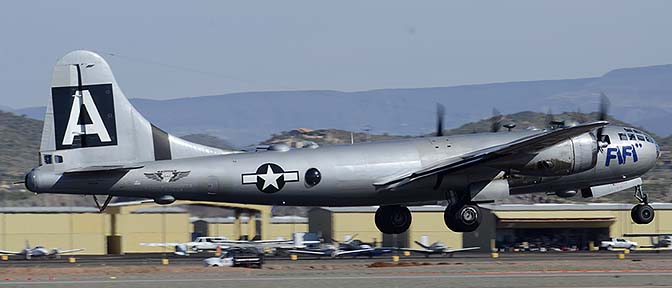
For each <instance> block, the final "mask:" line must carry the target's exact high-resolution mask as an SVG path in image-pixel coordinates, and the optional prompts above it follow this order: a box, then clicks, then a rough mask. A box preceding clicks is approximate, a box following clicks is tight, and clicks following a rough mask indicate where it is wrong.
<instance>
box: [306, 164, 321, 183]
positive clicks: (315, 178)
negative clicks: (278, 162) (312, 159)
mask: <svg viewBox="0 0 672 288" xmlns="http://www.w3.org/2000/svg"><path fill="white" fill-rule="evenodd" d="M304 179H306V185H308V186H310V187H313V186H315V185H317V184H319V183H320V180H322V173H320V170H317V169H315V168H310V169H308V171H306V178H304Z"/></svg>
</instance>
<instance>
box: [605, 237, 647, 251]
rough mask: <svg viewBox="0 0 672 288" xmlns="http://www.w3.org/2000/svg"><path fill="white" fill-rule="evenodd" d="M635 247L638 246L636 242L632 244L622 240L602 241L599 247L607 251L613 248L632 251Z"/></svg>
mask: <svg viewBox="0 0 672 288" xmlns="http://www.w3.org/2000/svg"><path fill="white" fill-rule="evenodd" d="M637 246H638V245H637V242H633V241H630V240H626V239H623V238H611V240H607V241H602V242H601V243H600V247H602V248H604V249H607V250H612V249H614V248H625V249H630V250H634V249H636V248H637Z"/></svg>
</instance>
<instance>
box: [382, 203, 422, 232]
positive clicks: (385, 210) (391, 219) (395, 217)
mask: <svg viewBox="0 0 672 288" xmlns="http://www.w3.org/2000/svg"><path fill="white" fill-rule="evenodd" d="M412 220H413V217H412V216H411V211H410V210H408V208H406V207H401V206H396V205H395V206H380V207H378V210H376V217H375V221H376V227H378V230H380V232H383V233H385V234H401V233H404V232H406V230H408V227H411V222H412Z"/></svg>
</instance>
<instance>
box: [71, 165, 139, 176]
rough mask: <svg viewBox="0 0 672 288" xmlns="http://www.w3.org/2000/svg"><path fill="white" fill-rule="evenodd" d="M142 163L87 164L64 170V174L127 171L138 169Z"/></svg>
mask: <svg viewBox="0 0 672 288" xmlns="http://www.w3.org/2000/svg"><path fill="white" fill-rule="evenodd" d="M142 167H145V166H144V165H108V166H89V167H82V168H75V169H70V170H68V171H65V172H64V174H75V173H89V172H112V171H127V170H133V169H140V168H142Z"/></svg>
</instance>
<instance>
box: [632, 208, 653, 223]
mask: <svg viewBox="0 0 672 288" xmlns="http://www.w3.org/2000/svg"><path fill="white" fill-rule="evenodd" d="M630 216H631V217H632V221H633V222H635V223H637V224H649V223H651V221H653V218H654V217H655V212H654V210H653V207H651V205H649V204H637V205H635V207H632V210H630Z"/></svg>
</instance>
